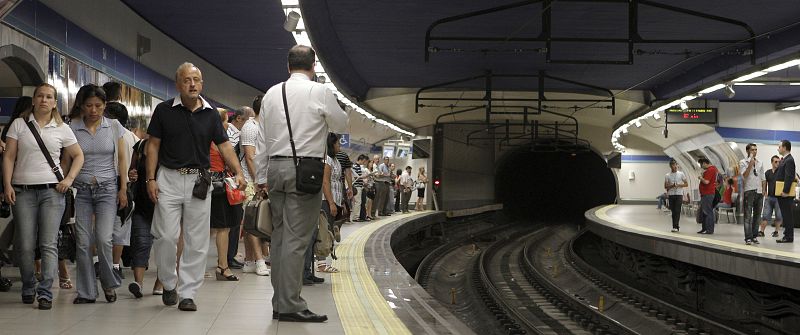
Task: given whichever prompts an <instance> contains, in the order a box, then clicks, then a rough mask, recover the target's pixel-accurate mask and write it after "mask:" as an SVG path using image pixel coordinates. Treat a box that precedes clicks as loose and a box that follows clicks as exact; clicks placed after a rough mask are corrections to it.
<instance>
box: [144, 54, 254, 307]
mask: <svg viewBox="0 0 800 335" xmlns="http://www.w3.org/2000/svg"><path fill="white" fill-rule="evenodd" d="M175 86H176V88H177V89H178V92H180V96H179V97H176V98H174V99H170V100H167V101H164V102H162V103H160V104H158V106H156V109H155V111H154V112H153V117H152V118H151V120H150V126H149V127H148V129H147V132H148V133H149V134H150V139H149V140H148V141H147V193H148V195H149V196H150V199H151V200H153V203H155V205H156V208H155V212H154V213H153V224H152V233H153V237H154V238H155V239H154V241H153V249H154V251H155V255H156V265H157V266H158V279H160V280H161V283H162V284H164V295H163V296H162V297H161V299H162V301H163V302H164V304H165V305H168V306H169V305H175V304H176V303H177V302H178V296H180V298H181V301H180V304H179V305H178V308H179V309H180V310H184V311H196V310H197V306H196V305H195V303H194V295H195V293H196V292H197V289H198V288H200V285H202V284H203V276H204V274H205V269H206V253H207V252H208V243H209V238H208V236H209V229H210V227H211V226H210V217H209V214H210V208H211V202H210V201H211V196H210V194H211V189H212V188H211V187H209V189H208V195H207V196H206V197H205V199H203V200H201V199H198V198H196V197H194V196H192V188H193V187H194V184H195V181H196V180H197V179H198V177H199V174H200V170H201V169H203V170H208V168H209V166H210V162H209V149H210V147H211V142H212V141H213V142H214V143H215V144H216V145H217V147H218V148H219V151H220V153H221V154H222V157H223V158H224V159H225V163H226V165H227V166H228V167H229V168H231V169H233V170H234V171H235V172H236V182H237V183H238V185H239V188H240V189H242V190H243V189H244V188H245V187H246V186H247V182H246V181H245V179H244V177H243V176H242V168H241V166H240V165H239V160H238V158H237V157H236V153H235V152H234V150H233V147H231V144H230V142H228V136H227V135H226V133H225V130H224V129H222V123H221V122H220V121H219V114H218V113H217V111H216V109H214V108H213V107H211V105H210V104H209V103H208V102H207V101H206V100H205V99H203V97H201V96H200V92H201V91H202V90H203V76H202V74H201V73H200V69H198V68H197V67H195V66H194V65H192V64H190V63H183V64H181V66H179V67H178V70H177V71H176V73H175ZM156 167H158V169H156ZM156 171H158V174H157V175H156ZM181 226H183V242H184V248H183V254H182V255H181V260H180V262H181V263H180V274H178V273H177V271H176V258H177V256H176V252H177V250H178V247H177V246H178V238H179V237H180V236H179V235H180V232H181ZM179 276H180V278H181V285H180V286H178V277H179Z"/></svg>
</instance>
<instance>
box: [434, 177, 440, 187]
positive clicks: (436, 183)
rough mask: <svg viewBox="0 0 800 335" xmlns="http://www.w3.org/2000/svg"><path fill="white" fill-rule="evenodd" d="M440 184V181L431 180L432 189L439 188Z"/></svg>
mask: <svg viewBox="0 0 800 335" xmlns="http://www.w3.org/2000/svg"><path fill="white" fill-rule="evenodd" d="M441 184H442V181H441V180H439V179H434V180H433V187H436V188H439V186H440V185H441Z"/></svg>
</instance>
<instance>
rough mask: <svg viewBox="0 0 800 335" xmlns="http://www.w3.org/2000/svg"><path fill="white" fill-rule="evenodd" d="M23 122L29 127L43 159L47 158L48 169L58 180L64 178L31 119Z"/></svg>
mask: <svg viewBox="0 0 800 335" xmlns="http://www.w3.org/2000/svg"><path fill="white" fill-rule="evenodd" d="M25 124H27V125H28V129H30V130H31V133H33V138H35V139H36V143H38V144H39V149H40V150H41V151H42V154H43V155H44V159H46V160H47V164H50V171H53V173H54V174H55V175H56V178H57V179H58V181H59V182H60V181H62V180H64V176H63V175H61V171H60V170H59V169H58V166H56V162H54V161H53V157H50V152H49V151H47V146H45V145H44V141H42V137H41V136H40V135H39V132H38V131H36V127H34V125H33V121H28V122H25Z"/></svg>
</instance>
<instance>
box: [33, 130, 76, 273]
mask: <svg viewBox="0 0 800 335" xmlns="http://www.w3.org/2000/svg"><path fill="white" fill-rule="evenodd" d="M25 124H27V125H28V129H30V130H31V133H32V134H33V138H34V139H36V143H37V144H39V150H40V151H41V152H42V154H43V155H44V159H45V160H47V164H49V165H50V171H53V174H55V175H56V179H58V181H59V182H61V181H62V180H64V176H63V175H62V174H61V171H60V170H59V169H58V166H56V162H55V161H53V157H50V153H49V152H48V151H47V146H45V145H44V141H42V137H41V135H39V132H38V131H36V127H34V125H33V121H28V122H25ZM74 217H75V195H74V194H72V189H71V188H68V189H67V191H66V192H64V214H62V215H61V225H60V226H59V228H58V240H57V242H58V257H59V258H61V259H69V260H72V261H73V262H74V261H75V258H76V251H77V242H76V239H75V228H74V227H75V225H74V224H73V223H74V222H75V219H74Z"/></svg>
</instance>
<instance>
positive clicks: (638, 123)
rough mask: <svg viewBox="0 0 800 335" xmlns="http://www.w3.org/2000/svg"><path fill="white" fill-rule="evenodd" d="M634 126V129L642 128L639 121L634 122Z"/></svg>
mask: <svg viewBox="0 0 800 335" xmlns="http://www.w3.org/2000/svg"><path fill="white" fill-rule="evenodd" d="M634 124H635V125H636V128H641V127H642V123H641V122H639V120H636V123H634Z"/></svg>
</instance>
